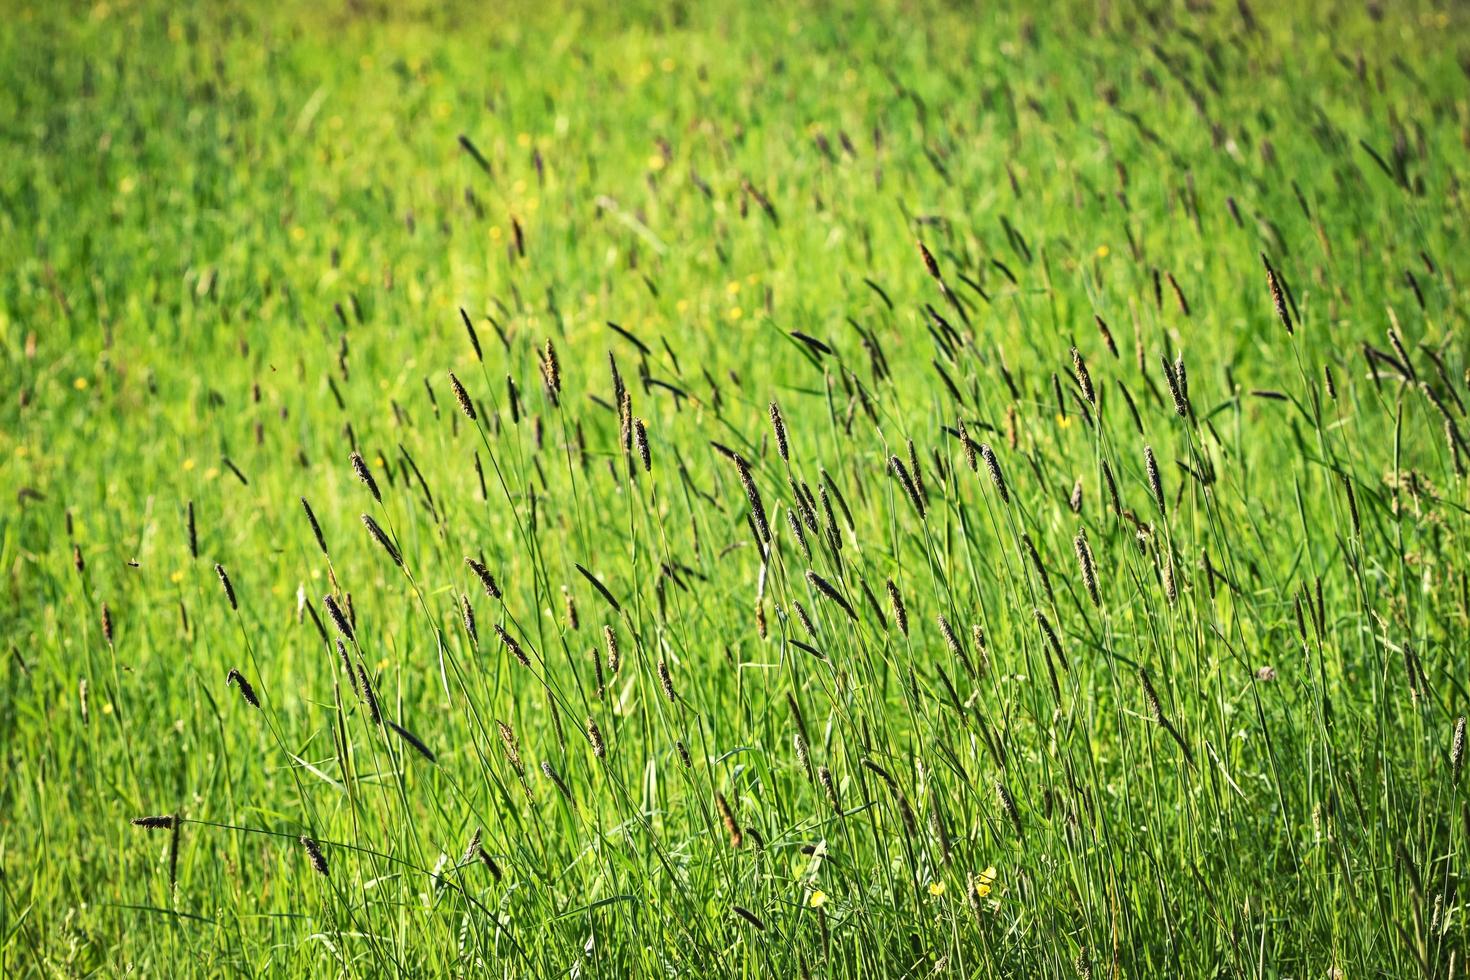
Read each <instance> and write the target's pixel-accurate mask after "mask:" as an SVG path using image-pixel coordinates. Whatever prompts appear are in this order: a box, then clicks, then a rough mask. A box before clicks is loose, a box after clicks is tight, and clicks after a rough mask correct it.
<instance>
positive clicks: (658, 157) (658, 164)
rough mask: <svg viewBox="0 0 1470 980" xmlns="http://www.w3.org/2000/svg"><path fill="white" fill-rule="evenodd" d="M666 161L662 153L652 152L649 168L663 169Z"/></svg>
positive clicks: (649, 158)
mask: <svg viewBox="0 0 1470 980" xmlns="http://www.w3.org/2000/svg"><path fill="white" fill-rule="evenodd" d="M666 162H667V161H665V160H664V156H663V154H662V153H650V154H649V155H648V169H649V170H662V169H663V168H664V166H665V164H666Z"/></svg>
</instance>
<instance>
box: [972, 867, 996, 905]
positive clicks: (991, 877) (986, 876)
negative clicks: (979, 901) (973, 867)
mask: <svg viewBox="0 0 1470 980" xmlns="http://www.w3.org/2000/svg"><path fill="white" fill-rule="evenodd" d="M994 885H995V865H993V864H992V865H991V866H990V867H988V868H986V869H985V870H984V871H982V872H980V873H979V874H978V875H976V876H975V894H976V895H979V896H980V897H981V898H985V897H986V896H987V895H989V894H990V889H991V888H992V887H993V886H994Z"/></svg>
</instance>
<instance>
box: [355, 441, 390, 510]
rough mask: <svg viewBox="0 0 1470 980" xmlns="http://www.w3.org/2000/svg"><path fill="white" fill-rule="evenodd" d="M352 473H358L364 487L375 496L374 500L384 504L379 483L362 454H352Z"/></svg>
mask: <svg viewBox="0 0 1470 980" xmlns="http://www.w3.org/2000/svg"><path fill="white" fill-rule="evenodd" d="M352 472H354V473H356V474H357V478H358V479H359V480H361V481H362V485H363V486H365V487H367V488H368V493H370V494H372V495H373V499H374V500H376V501H377V502H378V503H380V504H381V503H382V502H383V495H382V493H380V492H379V491H378V481H377V480H374V479H373V473H372V470H369V469H368V465H367V463H366V462H365V461H364V460H363V458H362V453H353V454H352Z"/></svg>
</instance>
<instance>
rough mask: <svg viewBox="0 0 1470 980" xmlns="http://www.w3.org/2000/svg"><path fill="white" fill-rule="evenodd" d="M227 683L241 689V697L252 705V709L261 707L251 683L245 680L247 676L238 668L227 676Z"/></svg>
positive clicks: (231, 669)
mask: <svg viewBox="0 0 1470 980" xmlns="http://www.w3.org/2000/svg"><path fill="white" fill-rule="evenodd" d="M225 683H226V684H233V685H235V686H236V687H238V688H239V689H240V697H242V698H244V699H245V703H246V704H248V705H250V707H252V708H259V707H260V699H259V698H257V697H256V696H255V688H253V687H251V686H250V682H249V681H247V680H246V679H245V675H244V674H242V673H240V671H239V670H238V669H237V668H234V667H231V668H230V672H229V673H228V674H226V675H225Z"/></svg>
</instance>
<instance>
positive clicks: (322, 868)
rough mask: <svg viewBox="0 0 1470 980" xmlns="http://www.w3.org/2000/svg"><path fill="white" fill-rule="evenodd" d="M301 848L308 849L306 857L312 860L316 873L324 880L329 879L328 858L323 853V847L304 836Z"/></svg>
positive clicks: (302, 836)
mask: <svg viewBox="0 0 1470 980" xmlns="http://www.w3.org/2000/svg"><path fill="white" fill-rule="evenodd" d="M301 846H302V847H304V848H306V856H307V858H309V859H310V860H311V866H312V867H313V868H315V869H316V873H317V874H319V875H321V876H322V877H323V878H325V877H327V858H326V855H324V854H323V853H322V849H321V845H319V844H318V843H317V842H316V841H314V840H312V839H311V838H310V837H307V836H306V835H305V834H302V835H301Z"/></svg>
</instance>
